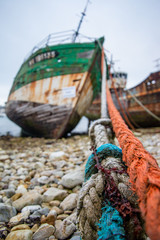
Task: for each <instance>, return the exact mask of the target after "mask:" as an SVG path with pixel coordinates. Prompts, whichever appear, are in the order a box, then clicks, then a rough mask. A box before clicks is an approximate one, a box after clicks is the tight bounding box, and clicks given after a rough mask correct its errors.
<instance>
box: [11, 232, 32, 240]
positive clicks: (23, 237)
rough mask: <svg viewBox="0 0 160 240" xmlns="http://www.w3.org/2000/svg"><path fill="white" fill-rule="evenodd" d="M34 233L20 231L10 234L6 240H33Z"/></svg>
mask: <svg viewBox="0 0 160 240" xmlns="http://www.w3.org/2000/svg"><path fill="white" fill-rule="evenodd" d="M32 235H33V232H32V231H31V230H28V229H26V230H18V231H14V232H10V233H9V234H8V236H7V238H6V240H32Z"/></svg>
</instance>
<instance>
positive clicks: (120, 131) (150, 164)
mask: <svg viewBox="0 0 160 240" xmlns="http://www.w3.org/2000/svg"><path fill="white" fill-rule="evenodd" d="M107 103H108V110H109V115H110V118H111V120H112V125H113V129H114V132H115V134H116V137H117V139H118V141H119V144H120V147H121V148H122V153H123V161H124V162H125V163H126V165H127V167H128V174H129V176H130V181H131V184H132V188H133V190H134V191H135V192H136V193H137V196H138V199H139V207H140V209H141V212H142V216H143V217H144V219H145V224H146V232H147V234H148V236H149V237H150V238H151V239H152V240H159V239H160V168H159V167H158V164H157V162H156V160H155V159H154V157H152V156H151V155H150V154H149V153H148V152H147V151H146V150H145V149H144V147H143V145H142V143H141V142H140V141H139V140H138V139H137V138H136V137H135V136H134V135H133V133H132V131H131V130H129V128H128V127H127V125H126V124H125V122H124V121H123V119H122V118H121V116H120V114H119V112H118V111H117V109H116V107H115V106H114V103H113V101H112V97H111V94H110V91H109V89H108V86H107Z"/></svg>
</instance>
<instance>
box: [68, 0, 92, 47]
mask: <svg viewBox="0 0 160 240" xmlns="http://www.w3.org/2000/svg"><path fill="white" fill-rule="evenodd" d="M88 3H89V0H87V4H86V6H85V8H84V11H83V12H82V16H81V19H80V22H79V24H78V27H77V30H76V32H75V33H74V35H73V40H72V42H73V43H74V42H75V41H76V38H77V36H78V34H79V29H80V27H81V24H82V21H83V18H84V16H85V15H86V10H87V7H88Z"/></svg>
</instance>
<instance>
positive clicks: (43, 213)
mask: <svg viewBox="0 0 160 240" xmlns="http://www.w3.org/2000/svg"><path fill="white" fill-rule="evenodd" d="M36 213H39V214H41V215H45V216H47V215H48V213H49V208H47V207H45V208H42V209H40V210H37V211H36Z"/></svg>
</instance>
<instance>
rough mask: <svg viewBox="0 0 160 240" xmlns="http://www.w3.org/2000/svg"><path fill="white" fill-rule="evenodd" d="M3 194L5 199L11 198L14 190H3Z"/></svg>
mask: <svg viewBox="0 0 160 240" xmlns="http://www.w3.org/2000/svg"><path fill="white" fill-rule="evenodd" d="M4 193H5V195H6V197H7V198H11V197H12V196H13V195H14V194H15V190H14V189H11V188H10V189H5V190H4Z"/></svg>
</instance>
